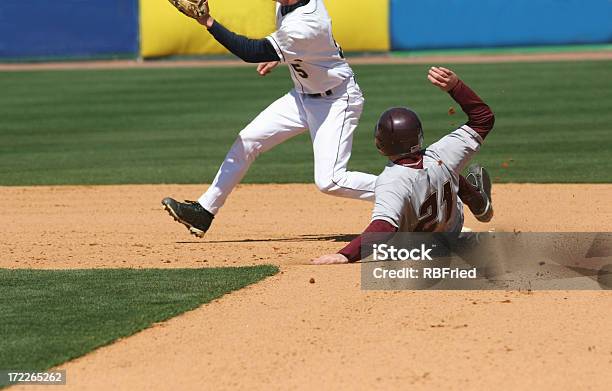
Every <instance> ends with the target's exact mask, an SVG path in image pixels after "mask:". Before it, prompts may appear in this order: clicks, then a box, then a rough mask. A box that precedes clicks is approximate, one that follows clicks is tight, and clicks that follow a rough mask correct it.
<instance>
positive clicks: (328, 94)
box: [304, 90, 334, 98]
mask: <svg viewBox="0 0 612 391" xmlns="http://www.w3.org/2000/svg"><path fill="white" fill-rule="evenodd" d="M333 93H334V92H333V91H332V90H327V91H325V92H322V93H320V94H304V95H306V96H308V97H311V98H320V97H322V96H330V95H333Z"/></svg>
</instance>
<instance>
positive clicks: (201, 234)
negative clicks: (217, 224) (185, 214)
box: [162, 203, 206, 239]
mask: <svg viewBox="0 0 612 391" xmlns="http://www.w3.org/2000/svg"><path fill="white" fill-rule="evenodd" d="M162 206H163V207H164V210H165V211H166V212H168V214H169V215H170V217H172V218H173V219H174V221H176V222H177V223H180V224H183V225H184V226H185V227H187V229H188V230H189V233H190V234H192V235H193V236H195V237H196V238H200V239H201V238H203V237H204V234H206V232H204V231H202V230H201V229H197V228H195V227H193V226H192V225H191V224H189V223H187V222H185V221H183V220H181V218H180V217H178V216H177V214H176V213H175V212H174V210H172V208H171V207H170V206H168V205H166V204H164V203H162Z"/></svg>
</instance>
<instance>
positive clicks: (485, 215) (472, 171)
mask: <svg viewBox="0 0 612 391" xmlns="http://www.w3.org/2000/svg"><path fill="white" fill-rule="evenodd" d="M458 195H459V198H461V201H462V202H463V203H464V204H465V205H467V206H468V208H469V209H470V211H471V212H472V213H473V214H474V217H476V219H477V220H479V221H481V222H483V223H488V222H489V221H491V219H492V218H493V199H492V198H491V178H490V177H489V173H488V172H487V170H486V169H485V168H484V167H482V166H480V165H477V164H473V165H471V166H470V167H469V168H468V175H467V177H464V176H463V175H459V192H458Z"/></svg>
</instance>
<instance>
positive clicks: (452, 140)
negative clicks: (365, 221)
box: [372, 125, 482, 232]
mask: <svg viewBox="0 0 612 391" xmlns="http://www.w3.org/2000/svg"><path fill="white" fill-rule="evenodd" d="M481 144H482V137H481V136H480V135H479V134H478V133H477V132H476V131H474V130H473V129H472V128H471V127H469V126H468V125H463V126H462V127H460V128H459V129H457V130H455V131H454V132H452V133H450V134H449V135H447V136H445V137H443V138H442V139H440V140H439V141H438V142H436V143H434V144H432V145H430V146H429V148H427V149H426V150H425V151H424V153H423V157H422V158H423V165H422V167H423V168H413V167H410V166H404V165H399V164H395V163H393V162H390V163H389V164H388V165H387V166H386V167H385V169H384V171H383V172H382V174H380V176H379V177H378V179H377V181H376V203H375V206H374V211H373V213H372V220H373V221H374V220H383V221H386V222H388V223H390V224H391V225H393V226H394V227H396V228H398V230H399V231H403V232H460V231H461V228H462V227H463V203H462V202H461V200H460V199H459V197H457V192H458V191H459V174H460V173H461V171H462V170H463V169H464V168H465V166H466V165H467V164H468V163H469V161H470V159H471V158H472V157H473V156H474V154H476V153H477V152H478V150H479V149H480V145H481Z"/></svg>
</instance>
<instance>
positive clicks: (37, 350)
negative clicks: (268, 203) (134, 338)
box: [0, 265, 278, 370]
mask: <svg viewBox="0 0 612 391" xmlns="http://www.w3.org/2000/svg"><path fill="white" fill-rule="evenodd" d="M277 272H278V268H277V267H275V266H268V265H264V266H255V267H239V268H205V269H144V270H135V269H112V270H7V269H0V319H1V322H0V337H1V338H0V369H20V370H43V369H47V368H50V367H52V366H55V365H57V364H60V363H62V362H65V361H67V360H70V359H73V358H75V357H79V356H81V355H83V354H85V353H87V352H89V351H91V350H93V349H95V348H97V347H100V346H103V345H107V344H109V343H111V342H113V341H115V340H116V339H118V338H121V337H126V336H129V335H132V334H134V333H136V332H137V331H140V330H142V329H145V328H147V327H149V326H151V324H153V323H155V322H160V321H163V320H166V319H169V318H172V317H174V316H176V315H179V314H181V313H183V312H185V311H189V310H191V309H194V308H196V307H198V306H199V305H201V304H203V303H207V302H209V301H211V300H214V299H216V298H218V297H221V296H223V295H224V294H226V293H228V292H231V291H233V290H236V289H240V288H242V287H245V286H247V285H250V284H253V283H255V282H257V281H259V280H261V279H263V278H266V277H268V276H271V275H274V274H276V273H277ZM202 327H206V325H203V326H202Z"/></svg>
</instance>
